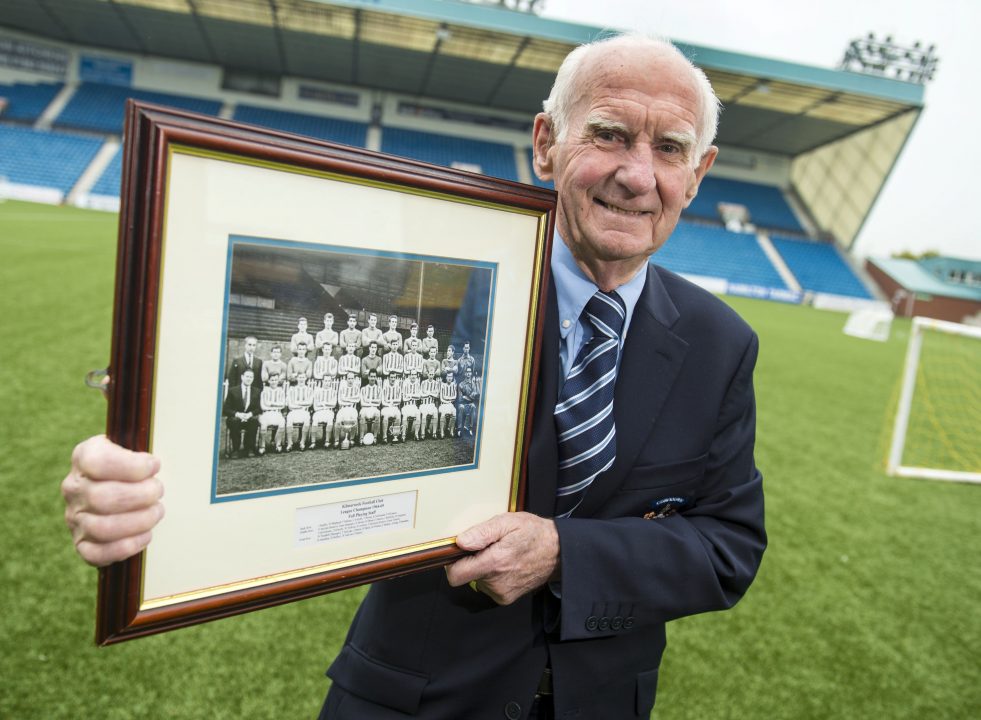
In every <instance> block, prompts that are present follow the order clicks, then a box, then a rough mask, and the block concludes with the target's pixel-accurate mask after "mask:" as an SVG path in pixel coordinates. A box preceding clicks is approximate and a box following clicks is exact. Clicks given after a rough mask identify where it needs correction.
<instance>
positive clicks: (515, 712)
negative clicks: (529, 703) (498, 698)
mask: <svg viewBox="0 0 981 720" xmlns="http://www.w3.org/2000/svg"><path fill="white" fill-rule="evenodd" d="M504 717H506V718H507V719H508V720H520V718H521V706H520V705H519V704H518V703H516V702H515V701H514V700H512V701H511V702H509V703H508V704H507V705H505V706H504Z"/></svg>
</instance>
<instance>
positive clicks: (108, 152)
mask: <svg viewBox="0 0 981 720" xmlns="http://www.w3.org/2000/svg"><path fill="white" fill-rule="evenodd" d="M121 147H122V143H120V141H119V140H116V139H115V138H110V139H108V140H106V141H105V142H104V143H103V144H102V147H100V148H99V151H98V152H97V153H96V154H95V157H94V158H92V162H90V163H89V164H88V167H86V168H85V171H84V172H83V173H82V175H81V176H80V177H79V178H78V182H76V183H75V186H74V187H73V188H72V189H71V190H70V191H69V193H68V197H67V198H66V199H65V201H66V202H68V203H72V204H74V203H75V202H76V201H77V200H78V199H79V198H80V197H82V196H83V195H88V194H89V192H90V191H91V189H92V187H93V186H94V185H95V184H96V181H98V180H99V178H100V177H101V176H102V175H104V174H105V170H106V168H107V167H108V166H109V165H111V164H112V162H113V160H114V159H115V158H116V157H118V156H119V155H121V150H120V148H121ZM116 194H117V195H118V194H119V187H118V185H117V187H116Z"/></svg>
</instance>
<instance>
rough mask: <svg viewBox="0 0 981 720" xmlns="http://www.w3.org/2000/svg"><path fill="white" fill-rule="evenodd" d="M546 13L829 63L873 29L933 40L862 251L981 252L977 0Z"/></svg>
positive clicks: (980, 17)
mask: <svg viewBox="0 0 981 720" xmlns="http://www.w3.org/2000/svg"><path fill="white" fill-rule="evenodd" d="M542 15H543V16H545V17H551V18H554V19H559V20H567V21H570V22H579V23H584V24H588V25H595V26H599V27H607V28H610V29H617V30H638V31H643V32H653V33H657V34H660V35H665V36H667V37H669V38H671V39H674V40H679V41H682V42H688V43H692V44H695V45H703V46H707V47H713V48H718V49H720V50H733V51H737V52H745V53H751V54H753V55H760V56H763V57H770V58H776V59H779V60H787V61H791V62H798V63H803V64H806V65H815V66H818V67H826V68H833V67H835V66H837V64H838V62H839V61H840V60H841V58H842V56H843V55H844V52H845V48H846V47H847V46H848V43H849V42H850V41H852V40H854V39H856V38H859V37H862V36H864V35H866V34H867V33H869V32H874V33H875V34H876V36H877V37H883V36H885V35H890V34H891V35H892V36H893V39H894V41H895V42H898V43H901V44H909V45H912V44H913V42H915V41H917V40H919V41H921V42H922V43H923V44H924V45H930V44H931V43H932V44H935V45H936V46H937V50H936V52H937V55H938V57H939V58H940V62H939V64H938V67H937V72H936V75H935V77H934V80H933V82H931V83H930V84H929V85H927V89H926V96H925V110H924V111H923V113H922V115H921V116H920V119H919V122H918V123H917V125H916V127H915V128H914V130H913V134H912V136H911V137H910V139H909V140H908V142H907V143H906V146H905V148H904V149H903V152H902V154H901V155H900V158H899V161H898V162H897V163H896V165H895V167H894V168H893V172H892V174H891V175H890V177H889V179H888V180H887V181H886V184H885V187H883V189H882V192H881V193H880V195H879V198H878V200H877V201H876V203H875V205H874V206H873V208H872V212H871V213H870V215H869V217H868V219H867V220H866V222H865V225H864V227H863V228H862V231H861V233H860V234H859V237H858V239H857V242H856V243H855V248H854V251H855V254H857V255H859V256H867V255H872V256H888V255H891V254H893V253H895V252H901V251H903V250H909V251H912V252H916V253H920V252H924V251H927V250H936V251H939V252H940V253H942V254H945V255H952V256H955V257H962V258H968V259H974V260H981V212H979V211H978V210H979V208H981V197H978V195H979V194H981V133H979V132H977V127H978V125H979V121H981V92H978V91H977V90H976V89H975V90H972V89H971V88H977V87H978V86H979V75H981V0H932V1H931V2H914V1H913V0H892V1H891V2H885V1H883V0H819V1H818V2H814V1H813V0H808V1H807V2H804V1H803V0H741V1H740V2H727V1H726V0H674V2H658V1H657V0H604V1H603V2H597V0H545V8H544V12H542ZM696 63H697V58H696ZM724 117H725V115H724V113H723V122H725V120H724Z"/></svg>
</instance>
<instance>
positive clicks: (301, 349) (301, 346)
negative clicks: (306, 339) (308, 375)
mask: <svg viewBox="0 0 981 720" xmlns="http://www.w3.org/2000/svg"><path fill="white" fill-rule="evenodd" d="M306 354H307V344H306V343H297V344H296V355H297V357H303V356H304V355H306Z"/></svg>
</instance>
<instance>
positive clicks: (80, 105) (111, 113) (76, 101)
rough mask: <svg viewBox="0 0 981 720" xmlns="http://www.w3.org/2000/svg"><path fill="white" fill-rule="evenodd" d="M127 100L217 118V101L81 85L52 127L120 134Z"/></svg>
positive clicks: (118, 86) (117, 87) (93, 84)
mask: <svg viewBox="0 0 981 720" xmlns="http://www.w3.org/2000/svg"><path fill="white" fill-rule="evenodd" d="M127 98H135V99H137V100H145V101H147V102H152V103H159V104H161V105H169V106H171V107H176V108H181V109H183V110H193V111H194V112H199V113H204V114H206V115H217V114H218V112H219V111H220V110H221V103H220V102H219V101H217V100H209V99H205V98H196V97H190V96H186V95H174V94H171V93H163V92H156V91H154V90H138V89H136V88H131V87H122V86H120V85H102V84H99V83H82V84H81V85H79V86H78V89H77V90H76V91H75V94H74V95H72V97H71V100H69V101H68V104H67V105H65V108H64V110H62V111H61V114H60V115H58V118H57V119H56V120H55V125H57V126H59V127H64V128H77V129H81V130H94V131H96V132H106V133H121V132H122V131H123V108H124V107H125V104H126V99H127Z"/></svg>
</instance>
